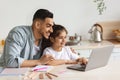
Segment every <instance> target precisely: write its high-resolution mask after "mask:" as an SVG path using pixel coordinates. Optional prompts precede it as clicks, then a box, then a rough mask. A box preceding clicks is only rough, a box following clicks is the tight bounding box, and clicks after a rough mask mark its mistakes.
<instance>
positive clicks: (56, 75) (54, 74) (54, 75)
mask: <svg viewBox="0 0 120 80" xmlns="http://www.w3.org/2000/svg"><path fill="white" fill-rule="evenodd" d="M48 74H50V75H52V76H55V77H58V76H57V75H55V74H52V73H49V72H48Z"/></svg>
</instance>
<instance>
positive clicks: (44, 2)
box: [0, 0, 120, 39]
mask: <svg viewBox="0 0 120 80" xmlns="http://www.w3.org/2000/svg"><path fill="white" fill-rule="evenodd" d="M105 1H106V5H107V9H106V11H105V12H104V13H103V15H98V12H97V10H96V4H95V3H93V0H0V28H1V29H0V39H3V38H6V36H7V34H8V32H9V31H10V29H12V28H13V27H15V26H18V25H31V23H32V17H33V14H34V12H35V11H36V10H37V9H39V8H46V9H48V10H50V11H52V12H53V13H54V20H55V22H56V23H58V24H61V25H64V26H65V27H66V28H67V30H68V31H69V35H74V33H78V34H80V35H82V37H83V39H87V38H88V37H89V36H88V30H89V29H90V27H91V26H92V25H93V24H94V23H95V22H98V21H112V20H120V8H119V7H120V4H119V3H120V0H105Z"/></svg>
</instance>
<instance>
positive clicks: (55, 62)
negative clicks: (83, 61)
mask: <svg viewBox="0 0 120 80" xmlns="http://www.w3.org/2000/svg"><path fill="white" fill-rule="evenodd" d="M76 63H77V62H76V61H74V60H62V59H57V60H52V61H49V62H48V63H47V65H53V66H56V65H62V64H76Z"/></svg>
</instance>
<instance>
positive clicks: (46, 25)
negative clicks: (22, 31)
mask: <svg viewBox="0 0 120 80" xmlns="http://www.w3.org/2000/svg"><path fill="white" fill-rule="evenodd" d="M52 26H53V19H52V18H46V19H45V20H44V21H43V22H42V23H41V25H40V30H39V33H40V34H41V36H44V37H45V38H47V39H48V38H49V36H50V33H52V32H53V27H52Z"/></svg>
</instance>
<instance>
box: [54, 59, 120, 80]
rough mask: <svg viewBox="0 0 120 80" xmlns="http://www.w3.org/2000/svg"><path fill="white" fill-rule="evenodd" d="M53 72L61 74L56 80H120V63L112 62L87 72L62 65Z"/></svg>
mask: <svg viewBox="0 0 120 80" xmlns="http://www.w3.org/2000/svg"><path fill="white" fill-rule="evenodd" d="M61 71H63V72H61ZM52 72H53V73H55V74H59V77H58V78H56V79H55V80H120V61H114V62H113V61H110V63H108V65H107V66H105V67H102V68H97V69H93V70H90V71H86V72H81V71H75V70H69V69H66V65H61V66H57V67H56V68H55V69H54V71H52Z"/></svg>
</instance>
